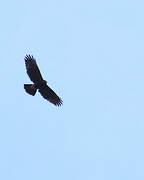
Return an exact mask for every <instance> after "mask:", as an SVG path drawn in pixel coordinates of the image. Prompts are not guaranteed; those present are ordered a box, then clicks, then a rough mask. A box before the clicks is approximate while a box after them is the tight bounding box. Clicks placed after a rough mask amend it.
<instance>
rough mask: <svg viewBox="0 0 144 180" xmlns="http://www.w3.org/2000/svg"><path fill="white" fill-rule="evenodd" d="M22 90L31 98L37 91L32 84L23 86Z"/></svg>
mask: <svg viewBox="0 0 144 180" xmlns="http://www.w3.org/2000/svg"><path fill="white" fill-rule="evenodd" d="M24 89H25V91H26V92H27V93H28V94H30V95H32V96H34V95H35V93H36V91H37V88H36V87H35V85H34V84H24Z"/></svg>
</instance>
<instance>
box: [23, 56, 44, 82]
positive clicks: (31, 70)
mask: <svg viewBox="0 0 144 180" xmlns="http://www.w3.org/2000/svg"><path fill="white" fill-rule="evenodd" d="M24 60H25V65H26V70H27V74H28V76H29V78H30V80H31V81H33V83H38V82H39V81H41V80H43V78H42V75H41V73H40V70H39V68H38V66H37V63H36V60H35V59H34V58H33V56H31V55H26V56H25V58H24Z"/></svg>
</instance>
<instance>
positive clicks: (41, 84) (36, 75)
mask: <svg viewBox="0 0 144 180" xmlns="http://www.w3.org/2000/svg"><path fill="white" fill-rule="evenodd" d="M24 60H25V66H26V71H27V74H28V76H29V78H30V80H31V81H32V82H33V84H24V89H25V91H26V92H27V93H28V94H30V95H32V96H34V95H35V94H36V92H37V90H38V91H39V92H40V94H41V95H42V96H43V98H45V99H46V100H48V101H49V102H51V103H52V104H54V105H56V106H61V105H62V103H63V101H62V100H61V99H60V98H59V96H58V95H57V94H56V93H55V92H54V91H53V90H52V89H51V88H50V87H49V86H48V85H47V81H45V80H44V79H43V77H42V75H41V73H40V70H39V68H38V65H37V63H36V60H35V59H34V57H33V56H31V55H26V56H25V58H24Z"/></svg>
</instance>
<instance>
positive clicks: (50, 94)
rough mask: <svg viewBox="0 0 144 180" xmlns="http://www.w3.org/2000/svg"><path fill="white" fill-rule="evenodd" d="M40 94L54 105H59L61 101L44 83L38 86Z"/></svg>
mask: <svg viewBox="0 0 144 180" xmlns="http://www.w3.org/2000/svg"><path fill="white" fill-rule="evenodd" d="M39 92H40V94H41V95H42V96H43V98H45V99H47V100H48V101H49V102H51V103H53V104H54V105H56V106H61V105H62V103H63V101H62V100H61V99H60V98H59V97H58V95H57V94H56V93H55V92H54V91H53V90H52V89H51V88H50V87H48V86H47V85H46V84H43V85H42V86H41V87H40V88H39Z"/></svg>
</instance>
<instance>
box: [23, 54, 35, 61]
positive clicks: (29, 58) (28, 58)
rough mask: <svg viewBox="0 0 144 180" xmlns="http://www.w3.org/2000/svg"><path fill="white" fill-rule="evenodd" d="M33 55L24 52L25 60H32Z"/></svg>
mask: <svg viewBox="0 0 144 180" xmlns="http://www.w3.org/2000/svg"><path fill="white" fill-rule="evenodd" d="M33 59H34V57H33V55H30V54H26V55H25V57H24V60H25V61H27V60H33Z"/></svg>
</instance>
